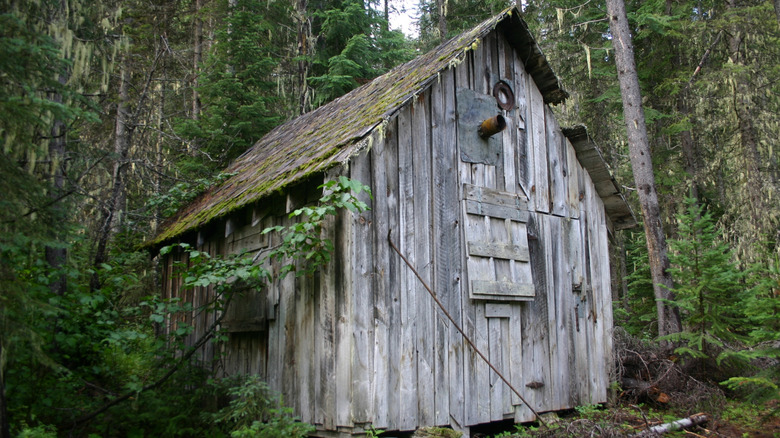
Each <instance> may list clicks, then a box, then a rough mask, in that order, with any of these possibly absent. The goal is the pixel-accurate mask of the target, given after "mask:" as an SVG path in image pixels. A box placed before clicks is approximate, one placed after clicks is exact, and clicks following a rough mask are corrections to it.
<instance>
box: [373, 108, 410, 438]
mask: <svg viewBox="0 0 780 438" xmlns="http://www.w3.org/2000/svg"><path fill="white" fill-rule="evenodd" d="M398 123H399V122H398V118H394V119H393V120H392V121H391V122H390V123H389V124H388V126H387V136H386V140H385V157H386V159H385V176H386V178H387V186H386V192H385V194H384V196H386V198H385V203H386V205H387V212H388V214H387V227H388V230H392V233H393V234H392V238H393V240H394V241H395V242H396V244H399V245H400V242H399V238H400V237H401V233H400V226H399V221H400V212H401V208H400V206H399V199H400V192H399V167H398V155H399V150H398V141H399V130H398V126H399V125H398ZM374 196H375V197H376V199H377V200H379V199H381V198H380V196H383V194H382V193H375V194H374ZM386 236H387V234H383V235H381V236H379V237H380V238H385V239H386ZM377 241H378V242H380V240H377ZM385 246H386V247H387V246H388V245H385ZM387 250H388V254H389V260H388V264H387V275H386V277H387V283H388V295H387V300H388V321H390V322H391V323H390V324H389V327H388V336H387V337H388V343H389V344H388V348H387V351H388V362H389V363H388V374H389V383H388V388H387V399H388V400H387V405H388V407H387V416H388V424H387V428H388V429H401V423H400V418H401V367H400V362H401V361H400V358H401V356H402V355H403V350H402V343H401V340H402V334H403V331H402V330H403V327H402V326H401V324H399V322H400V321H401V318H402V316H401V301H402V299H403V298H402V297H403V293H404V291H403V283H402V275H401V272H402V271H403V272H405V270H406V269H407V268H406V266H403V262H402V261H401V260H400V258H399V257H398V256H397V255H396V254H394V253H390V252H389V248H388V249H387Z"/></svg>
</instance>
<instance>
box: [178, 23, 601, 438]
mask: <svg viewBox="0 0 780 438" xmlns="http://www.w3.org/2000/svg"><path fill="white" fill-rule="evenodd" d="M498 80H504V81H506V82H507V83H508V84H509V85H510V87H511V88H512V90H513V91H514V94H515V101H516V106H515V108H514V109H512V110H509V111H503V115H504V117H505V119H506V122H507V127H506V129H505V130H504V131H503V132H502V133H500V134H497V136H498V138H499V144H500V147H499V150H498V151H499V152H498V153H499V154H500V157H498V159H497V160H495V161H494V163H493V164H485V163H479V162H468V161H464V160H463V159H462V156H461V146H462V145H461V144H460V140H459V138H460V135H461V133H460V132H459V129H462V127H459V120H460V119H459V115H458V114H457V113H456V112H457V111H456V109H457V108H458V107H459V102H458V100H457V99H458V96H459V90H463V89H468V90H471V91H473V92H476V93H477V94H482V95H490V94H492V93H491V91H492V87H493V85H494V83H495V82H496V81H498ZM498 111H499V110H498V107H496V113H497V112H498ZM488 116H489V115H488ZM336 174H346V175H348V176H350V177H352V178H355V179H358V180H360V181H362V182H364V183H366V184H369V185H370V186H371V187H372V190H373V199H372V200H369V199H368V198H367V197H364V200H365V201H367V202H368V203H369V204H370V205H371V210H370V211H368V212H365V213H362V214H343V215H341V216H339V217H338V218H334V219H332V220H331V222H330V223H329V224H328V227H327V233H328V236H329V237H330V238H331V239H333V241H334V242H335V245H336V251H335V254H334V256H333V260H332V262H331V263H330V264H329V265H328V266H327V267H325V268H324V269H323V270H322V271H321V272H319V273H318V274H316V275H314V276H309V277H302V278H295V277H293V276H288V277H287V278H286V279H284V280H283V281H277V282H276V283H275V284H274V285H273V286H272V287H270V288H269V289H268V290H265V291H261V292H259V293H257V294H256V295H254V296H248V297H245V298H244V300H245V301H243V302H244V303H251V304H250V307H253V308H256V309H259V310H258V311H257V314H256V315H250V314H241V315H238V314H237V316H236V319H239V320H242V321H244V322H243V323H239V322H238V321H236V322H234V323H232V324H233V325H232V328H231V330H233V332H232V333H231V336H230V340H229V342H228V343H227V344H225V345H223V346H222V347H221V348H223V350H224V351H223V353H224V354H223V355H222V356H221V357H220V358H219V363H218V366H219V367H220V368H221V370H223V371H224V372H225V373H229V374H233V373H256V374H260V375H261V376H264V377H265V378H267V380H268V382H269V383H270V385H271V387H272V388H274V389H277V390H279V391H281V392H282V393H283V394H284V400H285V402H286V403H287V404H289V405H291V406H292V407H294V409H295V412H296V414H297V415H299V416H300V418H301V419H302V420H303V421H306V422H311V423H314V424H316V425H317V426H318V428H319V429H320V430H321V431H322V433H323V435H328V436H330V435H329V434H331V433H332V434H337V433H351V432H353V431H360V430H362V429H363V428H364V427H368V426H369V425H371V426H373V427H375V428H381V429H387V430H412V429H415V428H417V427H420V426H424V425H450V426H452V427H455V428H459V429H464V428H468V427H469V426H472V425H476V424H479V423H486V422H490V421H496V420H503V419H513V420H514V421H518V422H523V421H530V420H532V419H533V416H532V414H531V411H530V410H529V409H528V408H527V407H526V406H524V405H523V404H522V402H521V401H520V400H519V398H518V397H517V396H515V395H514V394H513V393H511V391H510V390H509V388H507V387H506V385H504V384H503V383H502V382H501V381H500V380H499V378H498V377H497V375H495V373H493V372H491V371H490V369H489V368H488V366H487V365H486V364H485V363H484V362H483V361H482V360H481V359H480V358H479V357H478V356H477V355H476V354H475V353H474V351H472V350H471V349H470V348H469V347H468V346H467V344H466V343H465V342H464V341H463V339H462V338H461V336H460V334H459V333H458V332H457V331H456V329H455V328H454V327H453V326H452V325H451V324H450V322H449V321H448V320H447V318H446V317H445V316H444V314H443V312H442V310H441V309H439V308H438V307H437V306H436V305H435V303H434V302H433V300H432V299H431V298H430V296H429V295H428V293H427V292H426V290H425V288H424V287H423V285H422V284H421V283H420V281H418V279H417V278H416V276H415V275H414V274H413V272H412V271H411V270H410V269H409V268H408V267H407V266H406V265H405V264H404V263H403V261H402V260H401V259H400V258H399V257H398V256H397V255H396V254H395V253H394V252H393V251H392V250H391V249H390V246H389V244H388V242H387V238H388V233H390V236H391V238H392V239H393V241H394V242H395V243H396V244H397V246H398V247H399V248H400V250H401V251H402V252H403V253H404V254H405V256H406V257H407V258H408V259H409V261H410V263H411V264H412V265H413V266H414V268H415V269H416V270H417V271H418V272H419V273H420V275H421V276H422V278H423V279H424V280H425V281H426V282H427V283H428V284H429V285H430V286H431V287H432V288H433V289H434V290H435V291H436V293H437V295H438V297H439V299H440V300H441V301H442V303H443V304H444V307H445V308H446V310H447V312H448V313H449V314H450V315H452V316H453V318H454V319H455V320H456V321H458V323H459V324H460V325H461V327H462V328H463V329H464V330H465V332H466V333H467V334H468V336H469V337H471V339H472V340H474V342H475V343H476V344H477V346H478V347H479V348H480V349H481V350H482V351H483V352H484V353H485V354H486V355H488V356H489V358H490V360H491V361H492V362H493V363H494V364H495V365H496V366H497V367H498V368H499V369H502V370H503V373H504V375H505V376H507V377H509V378H510V379H511V381H512V383H513V385H514V386H515V387H516V388H518V389H519V390H520V391H521V392H522V393H523V396H524V397H525V398H526V399H527V400H528V401H529V402H530V403H531V405H532V406H533V408H534V409H536V410H537V411H540V412H543V411H550V410H558V409H563V408H571V407H574V406H577V405H582V404H590V403H597V402H603V401H606V391H607V386H608V375H607V372H608V368H609V366H610V363H609V358H610V354H611V340H610V332H609V330H610V329H611V324H612V313H611V305H610V291H609V287H610V280H609V279H610V275H609V266H608V256H607V227H606V222H607V220H608V219H607V218H606V216H605V214H604V206H603V204H602V202H601V199H600V198H599V196H598V194H597V193H596V190H595V188H594V187H593V183H592V182H591V179H590V177H589V175H588V173H587V171H586V170H584V169H583V168H582V166H581V165H580V163H579V162H578V161H577V159H576V155H575V152H574V150H573V148H572V146H571V144H570V143H569V141H568V140H567V139H566V137H564V136H563V134H562V133H561V129H560V127H559V126H558V124H557V122H556V121H555V118H554V116H553V113H552V111H551V110H550V109H549V108H548V107H546V106H545V105H544V103H543V100H542V96H541V94H540V93H539V91H538V89H537V87H536V85H535V84H534V81H533V80H532V79H531V77H530V76H529V75H528V74H527V73H526V71H525V70H524V67H523V64H522V62H521V61H520V60H519V59H517V56H515V52H514V50H513V49H512V48H511V47H509V45H508V43H507V42H506V41H505V39H504V38H503V36H501V34H500V33H498V32H493V33H491V34H489V35H488V37H486V38H485V39H484V40H482V41H481V43H480V44H479V45H478V46H477V47H476V48H475V49H474V50H470V51H469V52H468V53H467V56H466V57H465V59H464V60H463V61H462V62H461V63H459V64H457V65H455V66H452V67H451V68H449V69H447V70H444V71H443V72H441V74H440V76H439V79H438V80H437V81H436V82H435V83H434V84H433V85H432V86H431V87H430V88H428V89H427V90H426V91H424V92H422V93H420V94H419V95H417V96H416V97H415V98H414V99H413V101H412V102H410V103H409V104H408V105H406V106H404V107H402V108H401V109H400V110H399V111H398V113H397V114H396V116H395V117H393V118H391V119H390V121H389V123H387V124H386V125H384V126H382V127H381V128H378V129H376V130H375V131H374V132H373V133H372V134H371V135H370V139H368V141H366V142H365V147H364V149H363V150H362V151H361V152H360V153H359V154H358V155H356V156H354V157H353V158H352V159H351V160H350V163H349V165H348V166H345V167H343V168H337V169H333V170H332V174H331V175H326V178H328V177H333V176H335V175H336ZM311 186H313V184H312V185H311ZM304 193H305V194H304V195H300V194H298V195H297V196H292V195H290V196H288V199H287V205H286V206H285V208H283V209H280V208H278V207H277V208H275V209H271V208H270V207H268V208H265V207H263V206H257V207H256V209H255V211H254V212H252V214H251V216H252V218H251V220H248V219H247V220H244V221H243V222H241V221H236V223H235V224H232V225H231V226H232V228H233V230H232V232H231V233H230V234H229V235H228V236H227V237H225V233H222V234H218V235H217V236H216V237H213V238H212V240H208V241H207V242H205V243H204V245H205V246H206V247H207V248H208V249H209V250H212V251H214V252H215V253H224V252H235V251H239V250H242V249H246V250H251V251H264V250H266V251H267V250H268V248H271V247H273V245H274V244H275V242H274V241H273V238H272V239H271V241H269V240H268V239H266V238H265V237H263V236H262V235H259V234H258V232H259V231H260V230H262V229H263V228H265V227H267V226H271V225H277V224H287V223H288V221H289V219H287V218H286V216H285V214H284V213H285V212H287V211H290V210H291V208H292V207H294V206H295V204H296V202H297V203H300V202H306V201H310V200H311V199H316V196H314V194H313V193H311V187H309V189H306V190H304ZM475 205H476V207H475ZM495 206H498V207H500V210H501V211H507V210H508V211H509V213H492V212H491V211H493V210H491V209H492V208H493V207H495ZM247 215H249V214H248V213H247ZM272 269H276V270H278V266H273V267H272ZM165 281H166V289H167V290H176V289H177V284H176V283H175V281H176V280H175V279H174V277H173V276H172V275H170V268H167V269H166V276H165ZM206 295H207V293H206V294H204V296H206ZM183 297H184V298H185V299H195V300H196V302H197V300H198V299H199V298H198V291H195V293H190V292H185V293H183ZM486 298H489V299H486ZM245 305H246V304H245ZM229 311H233V310H229ZM236 312H238V311H237V310H236ZM250 313H251V312H250ZM189 318H190V320H192V321H194V320H195V319H198V318H200V319H202V320H204V321H205V322H207V320H208V319H209V318H212V320H213V315H212V316H209V315H192V316H189ZM190 320H188V321H190ZM204 321H200V322H199V324H200V323H202V322H204ZM193 336H197V333H196V334H195V335H193ZM213 357H215V356H214V351H213V350H208V351H204V355H203V360H204V361H208V360H211V359H212V358H213Z"/></svg>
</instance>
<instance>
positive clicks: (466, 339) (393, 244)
mask: <svg viewBox="0 0 780 438" xmlns="http://www.w3.org/2000/svg"><path fill="white" fill-rule="evenodd" d="M392 231H393V230H389V231H388V232H387V242H388V243H390V246H391V247H392V248H393V251H395V252H396V253H397V254H398V256H399V257H401V259H402V260H403V261H404V263H406V266H408V267H409V269H411V270H412V272H414V275H415V276H416V277H417V279H418V280H419V281H420V283H422V285H423V287H425V290H427V291H428V294H429V295H430V296H431V298H433V301H435V302H436V304H437V305H438V306H439V309H441V311H442V312H443V313H444V315H445V316H446V317H447V319H449V320H450V322H451V323H452V325H453V326H454V327H455V329H456V330H457V331H458V333H460V334H461V336H463V339H464V340H465V341H466V343H467V344H469V346H471V348H472V349H473V350H474V352H476V353H477V355H478V356H479V357H481V358H482V360H484V361H485V363H486V364H487V365H488V366H489V367H490V369H491V370H493V372H494V373H496V375H497V376H498V377H499V378H500V379H501V380H502V381H503V382H504V383H506V386H508V387H509V389H511V390H512V392H514V393H515V395H516V396H517V397H518V398H520V400H522V402H523V403H525V405H526V406H528V409H530V410H531V412H533V414H534V415H535V416H536V420H537V421H538V422H539V423H541V424H542V425H543V426H544V427H545V428H548V429H549V426H548V425H547V423H545V422H544V420H542V417H541V416H540V415H539V413H538V412H536V410H535V409H534V408H533V407H532V406H531V404H530V403H528V402H527V401H526V400H525V398H523V396H522V394H520V391H518V390H517V389H516V388H515V387H514V386H513V385H512V383H511V382H510V381H509V379H507V378H506V377H504V375H503V374H502V373H501V371H499V370H498V368H496V366H495V365H493V364H492V363H491V362H490V360H489V359H488V358H487V357H486V356H485V354H484V353H482V351H480V350H479V348H477V346H476V344H474V342H473V341H472V340H471V338H469V336H468V335H467V334H466V332H464V331H463V329H462V328H460V325H458V323H457V322H455V319H454V318H453V317H452V315H450V313H449V312H448V311H447V309H445V308H444V304H442V302H441V301H439V298H438V297H437V296H436V293H435V292H434V291H433V290H432V289H431V287H430V286H428V283H426V282H425V280H424V279H423V278H422V276H420V274H419V273H418V272H417V270H416V269H414V266H412V264H411V263H409V260H408V259H407V258H406V257H404V255H403V254H402V253H401V250H399V249H398V247H397V246H395V243H393V239H391V238H390V234H391V233H392Z"/></svg>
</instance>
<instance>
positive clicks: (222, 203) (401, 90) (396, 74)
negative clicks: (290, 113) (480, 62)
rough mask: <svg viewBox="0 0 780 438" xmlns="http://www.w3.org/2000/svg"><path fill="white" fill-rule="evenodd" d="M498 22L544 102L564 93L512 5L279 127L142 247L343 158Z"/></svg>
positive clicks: (222, 213)
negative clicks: (225, 177) (220, 180)
mask: <svg viewBox="0 0 780 438" xmlns="http://www.w3.org/2000/svg"><path fill="white" fill-rule="evenodd" d="M499 26H500V29H499V30H500V31H501V32H502V33H504V35H505V36H506V38H507V40H508V41H509V42H510V44H512V45H513V46H514V48H515V50H516V51H517V52H518V56H520V59H522V60H523V62H524V64H525V65H526V69H527V70H528V72H529V74H531V76H532V77H533V78H534V81H535V82H536V83H537V85H538V86H539V88H540V90H541V91H542V95H543V96H544V98H545V102H546V103H559V102H561V101H563V99H565V98H566V97H567V94H566V92H565V91H563V90H562V89H561V87H560V85H559V82H558V79H557V77H556V76H555V74H554V73H553V72H552V69H550V67H549V65H548V64H547V60H546V59H545V58H544V55H542V53H541V50H540V49H539V47H538V46H537V44H536V42H535V41H534V39H533V37H532V36H531V34H530V32H529V30H528V26H527V25H526V24H525V22H523V20H522V19H521V18H520V17H519V12H518V11H517V9H515V8H509V9H506V10H505V11H503V12H502V13H500V14H499V15H497V16H495V17H493V18H491V19H489V20H486V21H485V22H483V23H481V24H480V25H478V26H476V27H475V28H474V29H472V30H470V31H468V32H464V33H463V34H461V35H459V36H457V37H455V38H453V39H451V40H449V41H447V42H445V43H443V44H442V45H440V46H439V47H437V48H436V49H434V50H432V51H430V52H428V53H426V54H424V55H421V56H419V57H418V58H416V59H414V60H412V61H410V62H408V63H406V64H403V65H401V66H398V67H396V68H395V69H393V70H391V71H390V72H388V73H386V74H384V75H382V76H380V77H378V78H376V79H374V80H373V81H371V82H370V83H368V84H366V85H364V86H362V87H360V88H357V89H355V90H353V91H352V92H350V93H348V94H346V95H344V96H342V97H340V98H338V99H336V100H334V101H332V102H330V103H328V104H327V105H324V106H322V107H320V108H317V109H316V110H314V111H311V112H309V113H306V114H303V115H301V116H300V117H297V118H295V119H293V120H291V121H289V122H287V123H285V124H283V125H280V126H278V127H277V128H275V129H274V130H272V131H271V132H269V133H268V134H267V135H265V136H264V137H263V138H262V139H260V141H258V142H257V143H256V144H255V145H254V146H253V147H251V148H250V149H249V150H247V151H246V152H245V153H244V154H243V155H241V156H240V157H238V158H237V159H236V160H235V161H234V162H233V163H232V164H231V165H230V166H229V167H228V168H227V169H226V170H225V172H228V173H235V175H234V176H233V177H231V178H229V179H227V180H226V181H225V182H223V183H222V184H221V185H219V186H216V187H212V188H211V189H210V190H209V191H208V192H206V193H205V194H203V195H202V196H200V197H199V198H198V199H196V200H195V201H194V202H193V203H192V204H190V205H188V206H187V207H185V208H184V209H182V210H181V211H180V212H179V213H178V214H177V215H176V216H175V217H174V218H172V220H170V221H169V222H168V223H167V224H166V225H165V226H164V228H163V231H162V232H161V233H160V234H158V235H157V236H156V237H155V238H154V239H153V240H152V241H151V242H149V245H155V244H160V243H163V242H165V241H168V240H171V239H173V238H175V237H177V236H180V235H181V234H183V233H185V232H188V231H193V230H196V229H198V228H200V227H202V226H203V225H205V224H206V223H209V222H211V221H213V220H214V219H217V218H219V217H222V216H225V215H227V214H228V213H230V212H232V211H235V210H237V209H239V208H241V207H243V206H246V205H248V204H250V203H252V202H255V201H257V200H259V199H261V198H264V197H266V196H268V195H270V194H272V193H274V192H276V191H279V190H281V189H283V188H284V187H286V186H287V185H289V184H291V183H293V182H296V181H299V180H301V179H303V178H305V177H307V176H308V175H311V174H314V173H318V172H323V171H325V170H327V169H329V168H331V167H333V166H335V165H337V164H340V163H344V162H346V161H347V160H348V159H349V158H350V157H351V156H353V155H354V154H355V153H356V152H357V151H358V150H359V148H360V147H361V143H362V140H363V139H364V138H365V137H366V136H367V135H368V134H369V133H371V131H373V130H374V128H376V127H377V126H379V125H381V124H382V123H385V122H386V121H387V120H389V119H390V118H391V117H392V116H393V115H394V114H395V113H396V112H397V111H398V110H399V109H400V108H401V107H403V106H404V105H405V104H407V103H408V102H409V101H410V100H411V99H412V98H413V97H414V96H415V95H417V94H419V93H420V92H422V91H423V90H425V89H426V88H427V87H428V86H429V85H430V84H431V83H432V81H434V80H436V78H437V76H438V74H439V72H441V71H443V70H445V69H447V68H449V67H451V66H452V65H456V64H457V63H459V62H460V61H461V60H463V58H464V57H465V54H466V53H467V52H468V51H469V50H471V49H472V47H476V45H478V44H479V42H480V40H481V39H482V38H483V37H484V36H485V35H486V34H488V33H489V32H490V31H492V30H493V29H495V28H497V27H499Z"/></svg>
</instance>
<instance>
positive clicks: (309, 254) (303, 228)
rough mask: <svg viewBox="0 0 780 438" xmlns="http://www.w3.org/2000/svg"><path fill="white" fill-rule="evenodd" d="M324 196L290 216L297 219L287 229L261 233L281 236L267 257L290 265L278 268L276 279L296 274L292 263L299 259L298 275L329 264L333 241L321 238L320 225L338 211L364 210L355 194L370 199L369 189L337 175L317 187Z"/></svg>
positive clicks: (274, 229) (359, 211)
mask: <svg viewBox="0 0 780 438" xmlns="http://www.w3.org/2000/svg"><path fill="white" fill-rule="evenodd" d="M319 188H321V189H323V191H324V192H325V194H324V195H323V196H322V197H321V198H320V200H319V203H318V204H317V205H315V206H306V207H302V208H299V209H297V210H295V211H293V212H292V213H290V218H291V219H293V218H297V219H298V220H297V221H296V222H295V223H294V224H293V225H290V226H289V227H283V226H276V227H269V228H266V229H265V230H263V233H264V234H268V233H271V232H277V233H280V234H281V235H282V244H281V245H280V246H279V247H278V248H276V249H275V250H273V251H272V252H271V254H270V256H269V257H271V258H277V259H280V260H289V259H292V260H291V262H289V263H287V264H285V265H284V266H283V267H282V270H281V272H280V276H282V277H284V276H285V275H287V274H288V273H290V272H295V271H296V261H297V260H302V261H303V262H304V263H305V265H304V269H302V270H300V271H297V274H298V275H303V274H306V273H311V272H314V271H315V270H316V269H317V268H318V267H320V266H322V265H323V264H326V263H328V262H329V261H330V256H331V253H332V252H333V242H332V241H331V240H330V239H327V238H324V237H323V232H322V231H323V226H324V225H325V221H326V220H327V218H328V217H333V216H336V214H338V211H339V210H340V209H346V210H348V211H351V212H356V213H361V212H364V211H366V210H368V205H367V204H366V203H365V202H363V201H361V200H360V199H359V198H358V197H357V196H356V195H359V194H360V193H364V192H365V193H366V194H367V195H368V196H369V197H370V196H371V189H370V188H369V187H368V186H366V185H363V183H361V182H360V181H357V180H353V179H349V178H347V177H345V176H340V177H339V178H338V179H334V180H330V181H327V182H326V183H324V184H322V185H320V186H319Z"/></svg>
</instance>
